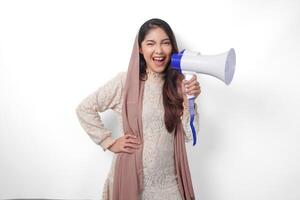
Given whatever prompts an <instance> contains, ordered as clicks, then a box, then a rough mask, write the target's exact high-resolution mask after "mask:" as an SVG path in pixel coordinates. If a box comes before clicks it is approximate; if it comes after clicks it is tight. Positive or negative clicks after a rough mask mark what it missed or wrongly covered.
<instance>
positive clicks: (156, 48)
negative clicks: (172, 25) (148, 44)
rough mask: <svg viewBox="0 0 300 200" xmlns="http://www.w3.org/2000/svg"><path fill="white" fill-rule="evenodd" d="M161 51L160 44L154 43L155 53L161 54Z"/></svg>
mask: <svg viewBox="0 0 300 200" xmlns="http://www.w3.org/2000/svg"><path fill="white" fill-rule="evenodd" d="M162 52H163V50H162V47H161V45H156V47H155V53H157V54H161V53H162Z"/></svg>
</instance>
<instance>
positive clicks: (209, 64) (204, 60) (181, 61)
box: [171, 48, 236, 145]
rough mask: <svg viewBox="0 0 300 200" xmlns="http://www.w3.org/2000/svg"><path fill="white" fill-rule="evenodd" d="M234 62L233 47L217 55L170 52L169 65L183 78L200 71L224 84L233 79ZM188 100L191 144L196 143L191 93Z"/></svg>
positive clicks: (190, 76)
mask: <svg viewBox="0 0 300 200" xmlns="http://www.w3.org/2000/svg"><path fill="white" fill-rule="evenodd" d="M235 64H236V55H235V51H234V49H233V48H231V49H229V51H226V52H224V53H221V54H217V55H201V54H200V53H199V52H194V51H189V50H183V51H181V52H179V53H175V54H172V57H171V67H172V69H174V70H177V71H179V72H180V73H182V74H184V77H185V80H190V79H191V78H192V77H193V74H197V73H201V74H207V75H211V76H214V77H216V78H218V79H220V80H221V81H223V82H224V83H225V84H226V85H229V84H230V83H231V81H232V79H233V75H234V71H235ZM187 98H188V100H189V111H190V116H191V120H190V126H191V129H192V133H193V145H195V144H196V131H195V128H194V126H193V121H194V115H195V111H194V101H195V97H194V96H193V95H187Z"/></svg>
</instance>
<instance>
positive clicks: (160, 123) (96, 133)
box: [76, 71, 199, 200]
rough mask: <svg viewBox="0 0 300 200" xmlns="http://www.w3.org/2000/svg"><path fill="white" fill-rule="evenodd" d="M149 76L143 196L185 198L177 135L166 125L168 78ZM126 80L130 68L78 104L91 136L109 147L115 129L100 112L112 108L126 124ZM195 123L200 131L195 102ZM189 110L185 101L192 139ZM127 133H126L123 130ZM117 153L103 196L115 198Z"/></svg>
mask: <svg viewBox="0 0 300 200" xmlns="http://www.w3.org/2000/svg"><path fill="white" fill-rule="evenodd" d="M147 74H148V79H147V80H146V82H145V88H144V96H143V113H142V120H143V121H142V123H143V137H144V148H143V170H144V191H143V193H142V194H141V199H143V200H150V199H151V200H168V199H169V200H177V199H178V200H181V196H180V193H179V190H178V185H177V182H176V177H175V164H174V147H173V142H174V136H173V134H170V133H168V131H167V129H166V128H165V125H164V107H163V99H162V87H163V83H164V80H163V78H162V75H161V74H159V73H155V72H151V71H147ZM125 81H126V72H120V73H118V74H117V76H115V77H114V78H113V79H111V80H110V81H109V82H107V83H106V84H105V85H103V86H101V87H100V88H98V89H97V90H96V91H95V92H93V93H92V94H90V95H89V96H88V97H86V98H85V99H84V100H83V101H82V102H81V103H80V104H79V106H78V107H77V109H76V113H77V116H78V119H79V121H80V124H81V126H82V127H83V129H84V130H85V132H87V133H88V135H89V136H90V138H91V139H92V140H93V141H94V142H95V143H96V144H98V145H100V146H101V147H102V148H103V150H104V151H105V150H106V149H107V147H109V146H110V145H111V144H112V143H113V142H114V141H115V139H116V138H112V136H111V131H110V130H108V129H106V128H105V126H104V124H103V122H102V120H101V117H100V115H99V113H98V112H100V113H101V112H103V111H105V110H107V109H112V110H114V111H115V112H117V114H118V122H119V124H120V127H123V125H122V99H123V88H124V84H125ZM195 106H196V107H195V108H196V109H195V111H196V115H195V120H194V126H195V129H196V132H197V133H198V132H199V114H198V111H197V105H196V104H195ZM189 120H190V116H189V111H188V107H187V105H185V104H184V114H183V117H182V123H183V127H184V130H185V141H186V142H189V141H191V140H192V132H191V128H190V125H189ZM122 134H123V133H122ZM116 155H117V154H114V157H113V161H112V165H111V168H110V172H109V174H108V176H107V178H106V181H105V184H104V187H103V193H102V199H103V200H111V199H112V191H113V190H112V187H113V175H114V166H115V161H116Z"/></svg>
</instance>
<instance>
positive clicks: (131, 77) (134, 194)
mask: <svg viewBox="0 0 300 200" xmlns="http://www.w3.org/2000/svg"><path fill="white" fill-rule="evenodd" d="M139 71H140V69H139V45H138V34H137V36H136V38H135V42H134V45H133V49H132V53H131V58H130V62H129V66H128V70H127V77H126V82H125V86H124V90H123V92H124V95H123V105H122V120H123V131H124V135H125V134H132V135H134V136H136V137H137V138H139V140H140V142H141V144H142V146H141V147H140V148H138V149H135V152H134V153H132V154H129V153H123V152H122V153H118V155H117V158H116V163H115V173H114V180H113V200H140V199H141V194H142V191H143V189H144V174H143V163H142V162H143V158H142V155H143V129H142V105H143V92H144V84H145V81H142V80H140V78H139V76H140V73H139ZM184 134H185V133H184V130H183V126H182V123H178V124H177V126H176V127H175V132H174V137H175V139H174V154H175V155H174V157H175V168H176V179H177V182H178V186H179V191H180V194H181V197H182V199H184V200H193V199H195V196H194V191H193V186H192V180H191V175H190V171H189V165H188V159H187V154H186V149H185V139H184Z"/></svg>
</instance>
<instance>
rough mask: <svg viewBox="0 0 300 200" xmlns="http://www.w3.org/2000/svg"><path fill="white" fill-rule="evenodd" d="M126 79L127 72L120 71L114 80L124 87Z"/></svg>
mask: <svg viewBox="0 0 300 200" xmlns="http://www.w3.org/2000/svg"><path fill="white" fill-rule="evenodd" d="M126 77H127V71H120V72H118V73H117V75H116V76H115V80H117V81H118V82H119V83H121V85H122V86H123V87H124V85H125V82H126Z"/></svg>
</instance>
